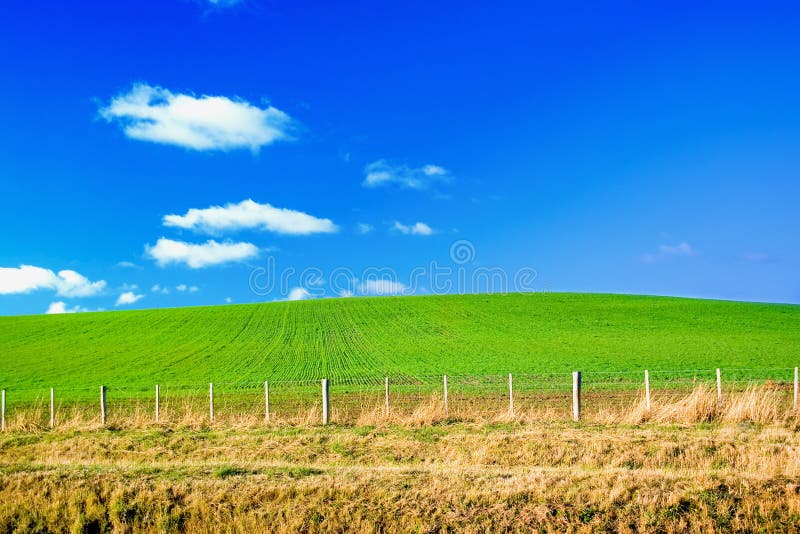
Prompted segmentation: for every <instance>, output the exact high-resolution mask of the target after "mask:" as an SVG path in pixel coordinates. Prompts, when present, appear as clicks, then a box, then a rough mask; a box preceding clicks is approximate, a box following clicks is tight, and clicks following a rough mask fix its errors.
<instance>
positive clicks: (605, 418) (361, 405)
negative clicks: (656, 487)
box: [6, 383, 796, 432]
mask: <svg viewBox="0 0 800 534" xmlns="http://www.w3.org/2000/svg"><path fill="white" fill-rule="evenodd" d="M569 402H570V399H569V397H568V396H567V395H563V394H562V395H553V396H549V397H541V398H537V399H535V401H531V402H527V403H524V404H523V403H520V405H517V406H516V407H515V410H514V412H513V413H512V412H511V411H510V410H509V407H508V400H507V398H506V399H503V398H502V397H498V396H492V397H482V396H479V395H475V396H463V397H457V398H455V399H451V401H450V404H449V410H446V409H445V404H444V401H443V399H442V397H441V395H437V394H433V395H428V396H423V397H419V398H417V397H413V398H412V402H405V403H402V404H401V405H400V406H396V405H391V406H390V410H389V413H388V414H387V412H386V407H385V404H384V402H383V401H382V400H381V401H378V400H376V398H366V399H365V398H363V397H359V396H353V397H345V396H343V397H339V398H336V397H334V402H333V407H332V409H331V420H332V421H333V422H337V423H343V424H356V425H378V426H381V425H401V426H407V427H421V426H428V425H434V424H437V423H442V422H445V421H451V422H453V421H462V422H471V423H498V422H500V423H502V422H514V423H520V424H522V423H536V422H554V421H565V420H569V419H570V418H571V411H570V406H569ZM795 415H796V414H795V413H794V411H793V410H792V409H791V398H790V392H789V391H787V390H786V388H785V387H781V386H779V385H775V384H770V383H767V384H760V385H755V384H751V385H746V386H744V387H743V389H740V390H737V391H730V392H727V393H726V394H725V395H724V397H723V399H722V401H721V402H720V401H719V400H718V399H717V393H716V390H715V389H713V388H711V387H709V386H707V385H705V384H700V385H697V386H695V387H694V388H693V389H692V390H690V391H689V392H687V393H685V394H683V395H676V392H669V391H667V392H662V393H660V394H659V393H656V394H654V397H653V400H652V403H651V409H650V410H648V409H647V407H646V404H645V400H644V397H643V395H642V394H641V393H637V392H635V391H622V392H616V393H613V394H610V393H608V392H600V393H596V394H593V395H592V396H589V398H588V399H585V400H584V413H583V415H582V418H581V419H582V421H585V422H589V423H603V424H609V425H611V424H640V423H645V422H651V423H660V424H693V423H711V422H731V423H740V422H752V423H772V422H781V421H786V420H789V419H793V418H794V417H795ZM55 419H56V428H57V429H59V430H91V429H96V428H99V427H100V416H99V410H98V408H97V407H96V406H94V405H92V404H69V405H66V406H59V407H58V409H57V413H56V418H55ZM320 421H321V406H320V403H319V402H316V401H311V402H308V403H307V404H306V405H299V406H295V407H294V408H293V409H292V410H290V411H287V410H272V411H271V413H270V418H269V420H268V421H267V420H266V418H265V413H264V408H263V406H261V405H260V403H252V402H247V403H244V404H242V405H241V406H239V405H236V406H234V407H227V408H226V409H217V411H216V412H215V417H214V421H213V422H212V421H211V420H210V417H209V409H208V401H207V400H206V399H204V398H196V397H195V398H190V399H183V400H181V401H173V402H165V403H162V405H161V408H160V419H159V423H156V422H155V418H154V408H153V406H152V403H151V402H148V401H144V400H137V401H134V402H132V403H127V404H125V405H124V406H123V407H122V408H118V407H116V406H113V405H112V407H111V409H110V413H109V416H108V419H107V423H106V426H107V427H108V428H111V429H123V428H124V429H144V428H173V429H187V430H188V429H192V430H201V429H207V428H215V429H223V428H230V429H252V428H264V427H285V426H292V427H309V426H315V425H317V424H319V423H320ZM6 427H7V430H9V431H11V432H39V431H45V430H48V428H49V407H48V406H45V405H43V404H42V403H38V404H35V405H32V406H29V407H22V408H18V409H15V410H13V412H11V413H10V414H9V415H8V416H7V418H6Z"/></svg>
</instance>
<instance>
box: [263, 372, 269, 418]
mask: <svg viewBox="0 0 800 534" xmlns="http://www.w3.org/2000/svg"><path fill="white" fill-rule="evenodd" d="M264 420H265V421H266V422H267V423H269V380H264Z"/></svg>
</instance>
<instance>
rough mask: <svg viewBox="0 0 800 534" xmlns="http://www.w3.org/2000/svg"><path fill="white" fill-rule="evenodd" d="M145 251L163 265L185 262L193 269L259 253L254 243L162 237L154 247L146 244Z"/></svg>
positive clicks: (237, 259)
mask: <svg viewBox="0 0 800 534" xmlns="http://www.w3.org/2000/svg"><path fill="white" fill-rule="evenodd" d="M145 252H146V254H147V255H148V256H150V257H151V258H153V259H154V260H156V263H157V264H158V265H159V266H162V267H163V266H164V265H169V264H172V263H183V264H186V265H187V266H188V267H190V268H192V269H201V268H203V267H209V266H211V265H220V264H223V263H230V262H236V261H242V260H246V259H248V258H252V257H254V256H256V255H258V248H257V247H256V246H255V245H253V244H252V243H231V242H227V241H226V242H224V243H218V242H216V241H214V240H213V239H212V240H209V241H206V242H205V243H202V244H195V243H186V242H184V241H174V240H172V239H167V238H165V237H162V238H161V239H159V240H158V241H157V242H156V244H155V245H153V246H152V247H151V246H149V245H147V246H145Z"/></svg>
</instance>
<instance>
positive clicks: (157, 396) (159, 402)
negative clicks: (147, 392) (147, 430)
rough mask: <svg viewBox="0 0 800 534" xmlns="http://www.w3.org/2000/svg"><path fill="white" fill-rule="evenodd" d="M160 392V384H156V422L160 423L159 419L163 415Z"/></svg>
mask: <svg viewBox="0 0 800 534" xmlns="http://www.w3.org/2000/svg"><path fill="white" fill-rule="evenodd" d="M160 393H161V391H160V390H159V387H158V384H156V424H158V420H159V418H160V415H161V414H160V413H159V412H160V406H159V405H160V404H161V399H160V397H161V395H160Z"/></svg>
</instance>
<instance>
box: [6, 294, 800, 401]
mask: <svg viewBox="0 0 800 534" xmlns="http://www.w3.org/2000/svg"><path fill="white" fill-rule="evenodd" d="M798 362H800V306H793V305H776V304H755V303H738V302H725V301H710V300H694V299H679V298H663V297H644V296H624V295H594V294H592V295H587V294H558V293H538V294H509V295H452V296H431V297H427V296H426V297H389V298H358V299H328V300H319V301H303V302H277V303H265V304H252V305H236V306H215V307H195V308H180V309H160V310H142V311H125V312H103V313H84V314H75V315H61V316H44V315H42V316H27V317H0V386H2V387H5V388H9V389H17V390H26V389H37V388H48V387H50V386H54V387H56V388H61V389H70V388H87V391H89V390H90V391H91V392H92V394H94V392H95V391H96V386H97V385H98V384H107V385H110V386H119V387H123V386H124V387H128V388H142V389H143V390H145V389H146V390H149V389H150V388H152V385H153V384H155V383H161V384H207V383H208V382H209V381H214V382H219V383H240V382H252V383H256V382H260V381H263V380H265V379H269V380H273V381H278V380H311V379H318V378H322V377H329V378H332V379H334V380H337V379H338V380H345V379H348V380H350V379H354V380H360V379H362V378H366V377H371V378H376V377H382V376H384V375H391V376H398V375H408V376H434V375H440V374H442V373H447V374H450V375H473V374H475V375H488V374H496V375H501V374H504V373H509V372H513V373H517V374H528V373H530V374H535V373H566V372H569V371H572V370H575V369H581V370H583V371H587V372H592V371H594V372H601V371H602V372H605V371H630V370H639V369H644V368H648V369H651V370H654V371H658V370H675V369H710V368H714V367H718V366H719V367H727V368H740V367H743V368H773V367H779V368H786V367H792V366H794V365H796V364H798Z"/></svg>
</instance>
